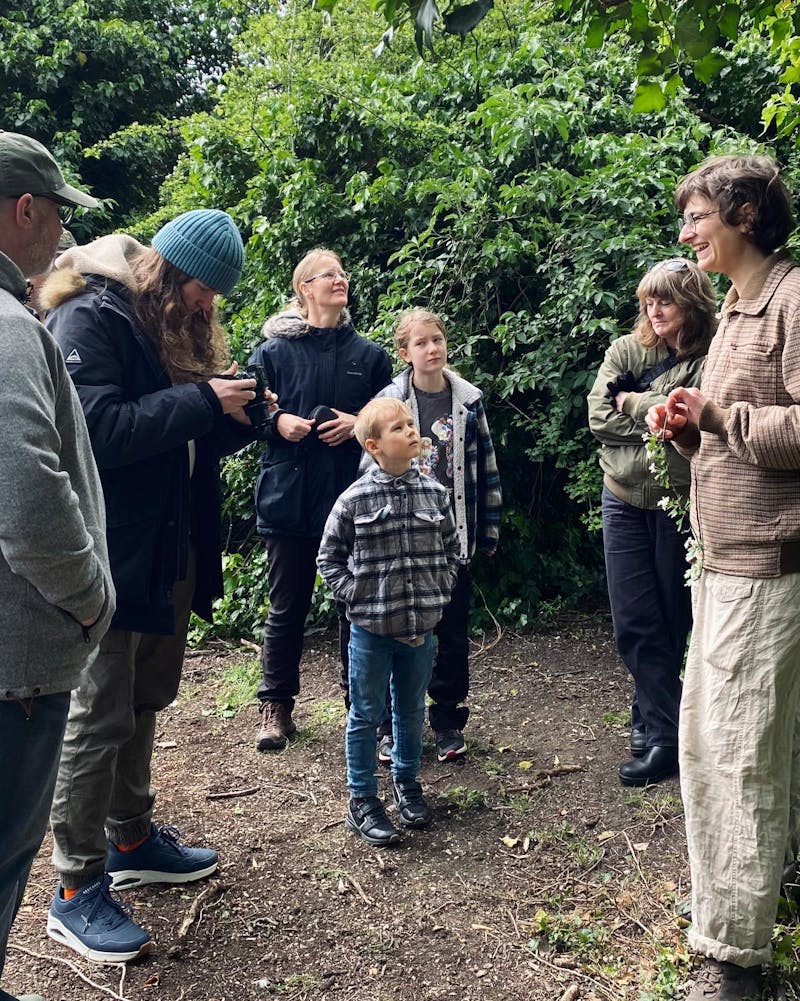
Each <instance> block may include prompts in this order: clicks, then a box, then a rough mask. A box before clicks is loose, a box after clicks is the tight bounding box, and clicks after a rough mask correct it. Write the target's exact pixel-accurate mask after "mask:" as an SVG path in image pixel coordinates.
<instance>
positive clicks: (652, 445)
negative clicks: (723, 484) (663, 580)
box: [642, 433, 703, 584]
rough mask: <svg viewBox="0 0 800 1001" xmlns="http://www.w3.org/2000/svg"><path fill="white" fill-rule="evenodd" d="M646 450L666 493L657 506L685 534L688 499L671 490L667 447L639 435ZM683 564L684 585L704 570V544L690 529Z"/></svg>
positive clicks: (656, 439)
mask: <svg viewBox="0 0 800 1001" xmlns="http://www.w3.org/2000/svg"><path fill="white" fill-rule="evenodd" d="M642 438H643V440H644V443H645V446H646V448H647V458H648V460H649V465H650V472H651V473H652V474H653V478H654V479H655V481H656V483H658V485H659V486H661V487H663V488H664V489H665V490H667V491H669V493H667V494H665V495H664V496H663V497H662V498H661V500H660V501H659V502H658V506H659V507H660V508H661V510H662V511H666V513H667V514H668V515H669V516H670V518H672V519H673V520H674V521H675V524H676V525H677V527H678V531H679V532H682V531H683V530H684V525H688V522H689V504H690V502H689V499H688V498H684V497H682V496H681V495H680V494H679V493H678V492H677V490H675V489H674V487H673V486H672V483H671V482H670V478H669V460H668V458H667V445H666V443H665V441H664V439H663V437H662V436H661V435H660V434H650V433H645V434H643V435H642ZM685 545H686V561H687V562H688V564H689V567H688V569H687V571H686V574H685V577H686V583H687V584H691V583H692V581H695V580H697V579H698V577H699V576H700V571H701V570H702V569H703V541H702V539H698V538H697V537H696V536H695V535H694V533H693V532H692V531H691V529H689V534H688V536H687V538H686V543H685Z"/></svg>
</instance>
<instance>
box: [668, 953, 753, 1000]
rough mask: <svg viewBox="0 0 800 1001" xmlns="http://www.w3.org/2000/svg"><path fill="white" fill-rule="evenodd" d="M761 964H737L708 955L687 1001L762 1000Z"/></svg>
mask: <svg viewBox="0 0 800 1001" xmlns="http://www.w3.org/2000/svg"><path fill="white" fill-rule="evenodd" d="M763 985H764V978H763V975H762V973H761V967H760V966H748V967H742V966H734V964H733V963H722V962H720V961H719V960H717V959H711V957H707V958H706V959H705V961H704V962H703V965H702V967H701V968H700V972H699V974H698V975H697V980H695V982H694V987H693V988H692V991H691V993H690V994H689V996H688V997H687V999H686V1001H761V992H762V988H763Z"/></svg>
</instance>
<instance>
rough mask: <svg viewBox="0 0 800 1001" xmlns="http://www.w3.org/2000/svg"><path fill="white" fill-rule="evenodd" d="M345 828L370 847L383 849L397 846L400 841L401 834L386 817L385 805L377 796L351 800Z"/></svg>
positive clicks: (345, 819)
mask: <svg viewBox="0 0 800 1001" xmlns="http://www.w3.org/2000/svg"><path fill="white" fill-rule="evenodd" d="M344 826H345V827H346V828H347V829H348V830H349V831H352V832H353V834H357V835H358V836H359V837H360V838H361V840H362V841H366V843H367V844H368V845H377V846H378V847H382V846H383V845H396V844H397V843H398V842H399V841H400V832H399V831H398V830H397V828H396V827H395V826H394V824H393V823H392V822H391V820H389V818H388V817H387V816H386V810H384V808H383V803H381V801H380V800H379V799H378V797H377V796H366V797H364V798H363V799H360V798H359V799H356V798H351V800H350V802H349V803H348V804H347V816H346V817H345V818H344Z"/></svg>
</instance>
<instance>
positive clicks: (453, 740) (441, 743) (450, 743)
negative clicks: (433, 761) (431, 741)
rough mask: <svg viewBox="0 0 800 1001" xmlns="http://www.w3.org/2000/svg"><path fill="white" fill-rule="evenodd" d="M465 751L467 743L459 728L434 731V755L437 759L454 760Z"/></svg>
mask: <svg viewBox="0 0 800 1001" xmlns="http://www.w3.org/2000/svg"><path fill="white" fill-rule="evenodd" d="M466 753H467V745H466V744H465V743H464V738H463V736H462V734H461V731H460V730H438V731H437V733H436V757H437V758H438V759H439V761H455V759H456V758H460V757H461V755H462V754H466Z"/></svg>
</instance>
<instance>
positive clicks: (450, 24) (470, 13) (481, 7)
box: [442, 0, 494, 38]
mask: <svg viewBox="0 0 800 1001" xmlns="http://www.w3.org/2000/svg"><path fill="white" fill-rule="evenodd" d="M492 7H494V0H475V2H474V3H467V4H464V5H463V6H461V7H454V8H453V9H452V10H451V11H450V12H449V13H448V14H445V15H444V17H443V19H442V20H443V23H444V30H445V31H446V32H447V33H448V34H449V35H460V36H461V37H462V38H465V37H466V36H467V35H468V34H469V33H470V31H472V29H473V28H475V27H476V26H477V25H479V24H480V23H481V21H482V20H483V19H484V18H485V17H486V15H487V14H488V13H489V11H490V10H491V9H492Z"/></svg>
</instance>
